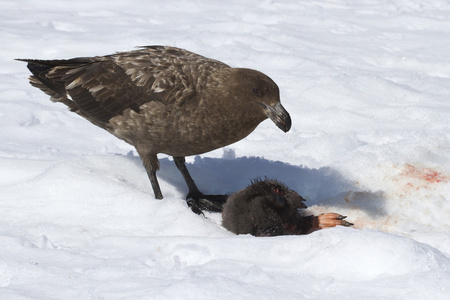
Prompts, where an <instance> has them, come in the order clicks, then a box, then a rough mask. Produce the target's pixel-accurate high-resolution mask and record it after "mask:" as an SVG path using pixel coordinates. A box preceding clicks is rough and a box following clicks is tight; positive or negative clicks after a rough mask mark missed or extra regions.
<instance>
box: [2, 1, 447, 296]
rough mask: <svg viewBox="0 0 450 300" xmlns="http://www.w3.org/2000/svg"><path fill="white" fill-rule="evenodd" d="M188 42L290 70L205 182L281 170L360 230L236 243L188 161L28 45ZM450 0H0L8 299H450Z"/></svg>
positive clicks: (211, 156)
mask: <svg viewBox="0 0 450 300" xmlns="http://www.w3.org/2000/svg"><path fill="white" fill-rule="evenodd" d="M157 44H162V45H172V46H177V47H181V48H185V49H189V50H191V51H194V52H196V53H199V54H202V55H205V56H207V57H211V58H215V59H218V60H221V61H223V62H225V63H228V64H230V65H232V66H236V67H248V68H254V69H258V70H260V71H262V72H264V73H266V74H267V75H269V76H270V77H271V78H272V79H274V80H275V82H277V83H278V85H279V87H280V90H281V98H282V103H283V105H284V106H285V107H286V109H287V110H288V111H289V112H290V113H291V117H292V119H293V128H292V129H291V131H290V132H288V133H286V134H284V133H283V132H281V131H280V130H279V129H278V128H276V126H274V124H273V123H272V122H271V121H270V120H268V121H265V122H263V123H262V124H261V125H260V126H259V127H258V128H257V129H256V130H255V131H254V132H253V133H252V134H251V135H250V136H249V137H247V138H246V139H244V140H242V141H240V142H238V143H236V144H233V145H230V146H228V147H226V148H224V149H218V150H216V151H213V152H210V153H206V154H204V155H201V156H197V157H190V158H187V161H188V168H189V169H190V170H191V173H192V175H193V177H194V178H195V179H196V181H197V183H198V185H199V187H200V188H201V190H203V191H204V192H208V193H232V192H234V191H237V190H239V189H241V188H243V187H245V186H246V185H247V184H249V182H250V181H249V180H250V179H253V178H255V177H258V176H260V177H264V176H267V177H270V178H276V179H278V180H280V181H283V182H285V183H286V184H287V185H288V186H290V187H291V188H292V189H295V190H296V191H297V192H299V193H300V194H301V195H302V196H304V197H305V198H307V200H308V201H307V204H308V205H309V206H310V210H311V211H312V212H314V213H319V212H325V211H335V212H339V213H341V214H345V215H347V216H348V220H350V221H353V222H354V223H355V228H334V229H328V230H322V231H318V232H314V233H312V234H310V235H306V236H282V237H273V238H256V237H253V236H235V235H233V234H231V233H229V232H227V231H226V230H225V229H224V228H222V227H221V226H220V222H221V217H220V215H219V214H207V218H203V217H202V216H197V215H195V214H193V213H192V212H191V211H190V210H189V209H188V208H187V207H186V204H185V202H184V200H183V199H184V197H185V194H186V192H187V188H186V186H185V184H184V181H183V179H182V178H181V175H180V174H179V172H178V171H177V170H176V168H175V166H174V164H173V162H172V159H171V158H170V157H167V156H164V155H161V156H160V158H161V170H160V172H159V173H158V175H159V180H160V183H161V188H162V191H163V193H164V195H165V199H164V200H162V201H157V200H155V199H154V198H153V193H152V190H151V187H150V184H149V182H148V178H147V176H146V173H145V170H144V169H143V167H142V165H141V162H140V159H139V158H138V157H137V154H136V152H135V151H134V149H133V148H132V147H131V146H130V145H128V144H126V143H124V142H122V141H120V140H118V139H116V138H115V137H113V136H112V135H110V134H108V133H107V132H105V131H103V130H102V129H99V128H96V127H95V126H93V125H92V124H90V123H89V122H87V121H86V120H84V119H82V118H81V117H79V116H77V115H75V114H73V113H71V112H69V111H68V110H67V109H66V108H65V107H64V106H63V105H61V104H54V103H52V102H51V101H49V97H48V96H46V95H45V94H44V93H42V92H41V91H39V90H38V89H35V88H33V87H31V86H30V85H29V83H28V80H27V77H28V76H29V72H28V70H27V68H26V65H25V64H24V63H22V62H18V61H14V58H41V59H54V58H72V57H77V56H94V55H105V54H110V53H113V52H115V51H125V50H131V49H133V48H134V47H135V46H142V45H157ZM449 54H450V2H448V1H446V0H429V1H422V0H409V1H406V0H405V1H403V0H399V1H373V0H347V1H344V0H324V1H322V0H321V1H318V0H304V1H298V0H285V1H275V0H273V1H269V0H266V1H261V0H258V1H239V0H232V1H210V0H206V1H181V0H180V1H165V2H162V1H137V0H127V1H94V0H91V1H86V0H78V1H71V2H67V1H56V0H47V1H37V0H29V1H25V0H21V1H19V0H14V1H13V0H2V1H1V2H0V64H1V68H0V128H1V130H0V141H1V143H0V299H330V298H334V299H450V203H449V201H450V183H449V181H450V154H449V153H450V140H449V138H450V55H449Z"/></svg>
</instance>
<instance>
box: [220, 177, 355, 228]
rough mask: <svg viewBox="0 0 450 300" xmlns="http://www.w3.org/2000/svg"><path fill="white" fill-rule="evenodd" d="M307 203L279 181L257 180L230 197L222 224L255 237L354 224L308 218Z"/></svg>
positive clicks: (333, 218)
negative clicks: (306, 212)
mask: <svg viewBox="0 0 450 300" xmlns="http://www.w3.org/2000/svg"><path fill="white" fill-rule="evenodd" d="M304 201H305V199H303V198H302V197H301V196H300V195H299V194H298V193H297V192H295V191H293V190H290V189H289V188H288V187H287V186H285V185H284V184H282V183H280V182H278V181H277V180H255V181H253V182H252V184H250V185H249V186H248V187H246V188H245V189H242V190H240V191H238V192H236V193H234V194H232V195H231V196H230V197H229V198H228V200H227V202H226V203H225V205H224V206H223V213H222V219H223V220H222V225H223V226H224V227H225V228H226V229H228V230H229V231H231V232H234V233H236V234H252V235H254V236H275V235H287V234H306V233H309V232H311V231H314V230H316V229H323V228H328V227H334V226H337V225H342V226H351V225H353V224H352V223H349V222H347V221H345V220H344V219H345V218H346V217H345V216H341V215H340V214H337V213H325V214H321V215H319V216H313V215H305V213H304V211H303V209H305V208H306V205H305V204H304V203H303V202H304Z"/></svg>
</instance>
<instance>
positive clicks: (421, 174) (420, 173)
mask: <svg viewBox="0 0 450 300" xmlns="http://www.w3.org/2000/svg"><path fill="white" fill-rule="evenodd" d="M401 175H403V176H408V177H413V178H417V179H420V180H424V181H426V182H429V183H439V182H447V181H448V177H447V176H445V175H442V174H441V173H439V172H438V171H436V170H433V169H430V168H418V167H416V166H413V165H410V164H405V169H404V170H403V171H402V173H401Z"/></svg>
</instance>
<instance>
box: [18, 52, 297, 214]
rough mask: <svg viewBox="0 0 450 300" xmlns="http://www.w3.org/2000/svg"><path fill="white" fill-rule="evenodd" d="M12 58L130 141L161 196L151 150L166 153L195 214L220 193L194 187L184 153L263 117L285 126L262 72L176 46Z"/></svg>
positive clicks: (218, 201) (243, 132)
mask: <svg viewBox="0 0 450 300" xmlns="http://www.w3.org/2000/svg"><path fill="white" fill-rule="evenodd" d="M20 60H21V61H25V62H28V69H29V70H30V71H31V73H32V74H33V76H31V77H30V83H31V84H32V85H33V86H35V87H37V88H39V89H41V90H42V91H44V92H45V93H46V94H48V95H49V96H50V97H51V98H50V99H51V100H52V101H54V102H60V103H64V104H65V105H67V106H68V108H69V109H70V110H71V111H73V112H75V113H77V114H79V115H81V116H82V117H84V118H85V119H87V120H89V121H90V122H91V123H93V124H95V125H97V126H99V127H101V128H103V129H105V130H107V131H108V132H110V133H111V134H113V135H115V136H116V137H118V138H120V139H122V140H124V141H126V142H128V143H130V144H131V145H133V146H134V147H135V148H136V150H137V152H138V154H139V156H140V157H141V159H142V161H143V164H144V167H145V169H146V171H147V174H148V177H149V179H150V182H151V185H152V187H153V192H154V195H155V198H157V199H162V198H163V195H162V193H161V189H160V187H159V184H158V180H157V178H156V171H157V170H158V169H159V161H158V158H157V154H158V153H165V154H168V155H171V156H173V158H174V161H175V164H176V166H177V168H178V169H179V170H180V172H181V174H182V175H183V177H184V180H185V181H186V184H187V186H188V188H189V193H188V195H187V197H186V199H187V200H188V203H189V204H190V205H191V206H192V208H193V210H194V211H195V212H197V213H199V212H200V209H208V210H212V211H220V210H221V206H222V204H223V202H224V201H225V200H226V195H204V194H203V193H201V192H200V191H199V189H198V188H197V186H196V184H195V182H194V180H193V179H192V177H191V175H190V174H189V172H188V170H187V168H186V165H185V156H189V155H198V154H202V153H205V152H208V151H211V150H214V149H217V148H221V147H224V146H226V145H229V144H232V143H234V142H237V141H239V140H241V139H243V138H245V137H246V136H247V135H248V134H250V133H251V132H252V131H253V130H254V129H255V128H256V126H258V124H259V123H261V122H262V121H264V120H265V119H267V118H270V119H271V120H272V121H273V122H274V123H275V124H276V125H277V126H278V127H279V128H280V129H281V130H282V131H284V132H287V131H289V129H290V127H291V119H290V116H289V114H288V112H287V111H286V110H285V109H284V108H283V106H282V105H281V103H280V96H279V89H278V86H277V85H276V84H275V82H274V81H273V80H272V79H270V78H269V77H268V76H266V75H264V74H263V73H261V72H258V71H255V70H251V69H245V68H231V67H229V66H228V65H226V64H224V63H222V62H220V61H217V60H213V59H209V58H206V57H203V56H201V55H198V54H195V53H192V52H189V51H187V50H183V49H179V48H174V47H166V46H148V47H142V48H141V49H138V50H135V51H129V52H122V53H116V54H112V55H106V56H96V57H87V58H86V57H82V58H73V59H68V60H35V59H20Z"/></svg>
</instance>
